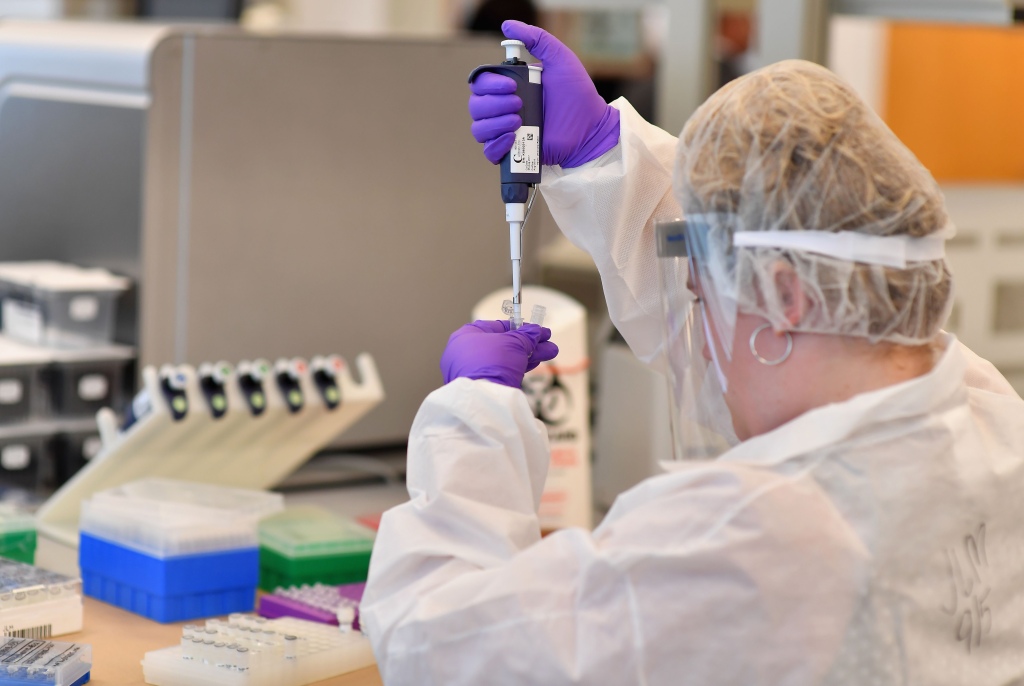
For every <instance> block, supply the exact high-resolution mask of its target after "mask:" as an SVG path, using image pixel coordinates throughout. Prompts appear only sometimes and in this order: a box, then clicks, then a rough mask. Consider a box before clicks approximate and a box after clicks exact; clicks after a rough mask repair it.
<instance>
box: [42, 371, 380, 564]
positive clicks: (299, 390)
mask: <svg viewBox="0 0 1024 686" xmlns="http://www.w3.org/2000/svg"><path fill="white" fill-rule="evenodd" d="M211 369H212V371H211ZM355 372H356V374H357V375H358V377H359V380H358V381H357V380H356V376H355V375H354V374H353V370H352V368H350V366H349V365H348V364H347V363H346V362H345V360H344V359H343V358H341V357H339V356H336V355H331V356H325V357H318V358H314V359H313V360H310V361H309V362H307V361H306V360H304V359H302V358H290V359H280V360H278V361H277V363H276V364H275V365H271V364H270V363H269V362H267V361H262V360H256V361H245V362H242V363H239V364H238V365H237V366H232V365H230V364H227V363H224V362H220V363H217V364H215V365H203V366H202V367H200V368H199V370H197V369H196V368H194V367H192V366H190V365H177V366H171V365H165V366H163V367H161V368H159V369H157V368H156V367H152V366H150V367H146V368H145V369H144V370H143V372H142V382H143V389H142V391H140V394H139V396H138V397H137V399H136V400H137V402H136V403H134V404H133V409H134V410H135V412H134V414H135V415H136V420H135V421H134V423H131V424H129V425H128V426H126V427H125V428H124V429H123V430H122V429H121V428H120V427H119V425H118V421H117V417H116V415H115V414H114V412H113V411H112V410H109V409H103V410H100V412H99V413H98V414H97V422H98V424H99V431H100V438H101V441H102V448H101V449H100V452H99V453H98V454H97V455H96V456H95V457H93V458H92V459H91V460H90V461H89V463H88V464H87V465H86V467H85V468H84V469H82V470H81V471H79V472H78V473H77V474H76V475H75V476H74V477H72V478H71V479H70V480H69V481H68V482H67V483H66V484H64V485H63V486H62V487H61V488H60V489H59V490H58V491H57V492H56V493H55V494H54V495H53V496H52V497H51V498H50V499H49V500H48V501H47V502H46V503H45V504H44V505H43V507H42V508H40V510H39V512H38V513H37V522H38V524H37V526H38V531H39V534H40V543H41V544H42V543H44V542H45V541H46V540H47V539H49V540H51V541H53V542H55V543H56V544H57V545H63V546H66V547H68V548H70V549H71V551H72V553H73V551H74V549H75V548H77V545H78V518H79V507H80V504H81V502H82V501H83V500H85V499H86V498H88V497H89V496H91V495H92V494H93V493H95V492H97V491H101V490H104V489H109V488H113V487H116V486H120V485H122V484H125V483H127V482H130V481H134V480H137V479H140V478H143V477H149V476H166V477H172V478H177V479H184V480H189V481H196V482H201V483H209V484H217V485H224V486H235V487H241V488H254V489H265V488H270V487H272V486H274V485H275V484H277V483H278V482H279V481H280V480H281V479H283V478H284V477H285V476H287V475H288V474H290V473H291V472H292V471H294V470H295V469H296V468H297V467H298V466H299V465H301V464H302V463H303V462H305V461H306V460H308V459H309V458H310V457H311V456H312V455H313V454H315V453H316V452H317V451H318V450H320V449H322V448H324V447H325V446H327V445H328V444H330V442H331V441H333V440H334V439H335V437H337V436H338V435H340V434H341V433H343V432H344V431H345V430H347V429H348V428H349V427H351V426H352V425H353V424H355V423H356V422H357V421H358V420H359V419H360V418H362V417H363V416H364V415H365V414H366V413H367V412H369V411H370V410H371V409H373V407H375V406H376V405H377V404H378V403H380V402H381V401H382V400H383V399H384V391H383V387H382V385H381V381H380V376H379V374H378V373H377V368H376V365H375V364H374V361H373V358H372V357H371V356H370V355H368V354H365V353H364V354H361V355H359V356H358V357H357V358H356V359H355ZM139 401H141V402H139ZM65 565H66V563H61V562H56V563H50V566H53V567H54V568H58V569H65V568H66V567H65Z"/></svg>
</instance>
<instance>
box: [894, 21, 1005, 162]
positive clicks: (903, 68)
mask: <svg viewBox="0 0 1024 686" xmlns="http://www.w3.org/2000/svg"><path fill="white" fill-rule="evenodd" d="M884 118H885V120H886V122H887V123H888V124H889V126H890V127H891V128H892V130H893V131H894V132H895V133H896V135H897V136H899V137H900V138H901V139H902V140H903V142H904V143H906V144H907V147H909V148H910V149H911V150H913V151H914V153H915V154H916V155H917V156H918V157H919V158H920V160H921V162H923V163H924V165H925V166H926V167H928V168H929V169H930V170H931V171H932V173H933V174H934V175H935V177H936V178H938V179H939V180H943V181H965V180H979V181H982V180H983V181H999V180H1017V181H1024V29H1020V28H992V27H965V26H946V25H934V24H930V25H925V24H903V23H894V24H892V26H891V28H890V31H889V58H888V74H887V79H886V86H885V112H884Z"/></svg>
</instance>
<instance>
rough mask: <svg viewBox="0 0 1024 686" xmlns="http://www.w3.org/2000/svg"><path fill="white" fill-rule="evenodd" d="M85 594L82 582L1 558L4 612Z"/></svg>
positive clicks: (1, 605)
mask: <svg viewBox="0 0 1024 686" xmlns="http://www.w3.org/2000/svg"><path fill="white" fill-rule="evenodd" d="M81 594H82V580H81V579H78V578H75V577H70V576H64V575H63V574H58V573H57V572H51V571H49V570H46V569H42V568H40V567H33V566H32V565H30V564H25V563H24V562H16V561H15V560H9V559H7V558H5V557H0V611H3V610H8V609H10V608H14V607H24V606H25V605H35V604H37V603H45V602H49V601H51V600H57V599H59V598H62V597H65V596H68V595H81Z"/></svg>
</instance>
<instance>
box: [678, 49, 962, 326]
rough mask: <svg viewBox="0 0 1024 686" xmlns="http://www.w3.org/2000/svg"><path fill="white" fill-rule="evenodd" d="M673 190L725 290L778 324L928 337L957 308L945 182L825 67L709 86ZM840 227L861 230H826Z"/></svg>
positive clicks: (772, 71)
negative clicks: (795, 291)
mask: <svg viewBox="0 0 1024 686" xmlns="http://www.w3.org/2000/svg"><path fill="white" fill-rule="evenodd" d="M675 191H676V196H677V198H678V199H679V202H680V204H681V205H682V207H683V210H684V213H685V215H686V217H687V221H688V222H691V223H692V224H694V225H700V226H703V227H705V229H706V230H707V231H709V232H710V234H709V236H708V237H707V238H706V239H705V241H706V245H707V249H708V250H710V251H712V252H714V253H715V254H714V256H713V257H716V258H717V259H718V260H720V263H719V264H718V265H717V266H716V267H715V269H713V270H712V271H713V272H714V273H713V274H712V276H715V279H716V283H715V284H714V285H715V286H716V288H718V289H719V290H720V300H722V301H725V302H730V303H731V304H732V306H733V307H734V308H735V310H738V311H739V312H745V313H750V314H757V315H761V316H763V317H765V318H766V319H768V321H769V322H770V323H771V324H772V325H773V326H774V327H775V328H776V329H778V330H792V331H805V332H816V333H828V334H842V335H850V336H862V337H865V338H868V339H870V340H871V341H872V342H878V341H891V342H895V343H900V344H906V345H918V344H923V343H927V342H929V341H930V340H931V339H932V338H933V337H934V336H935V334H936V333H937V332H938V331H939V329H940V327H941V326H942V324H943V323H944V322H945V320H946V318H947V316H948V314H949V311H950V308H951V307H952V295H953V294H952V277H951V275H950V272H949V269H948V267H947V265H946V262H945V259H944V257H943V254H944V253H943V251H942V250H941V245H942V243H941V240H942V239H944V238H947V237H948V236H949V235H951V233H952V226H951V225H950V223H949V219H948V217H947V216H946V210H945V207H944V203H943V198H942V194H941V193H940V191H939V188H938V185H937V184H936V183H935V180H934V179H933V178H932V176H931V174H930V173H929V172H928V170H926V169H925V168H924V167H923V166H922V165H921V164H920V162H918V161H917V159H916V158H915V157H914V155H913V154H912V153H911V152H910V151H909V150H908V149H907V148H906V147H905V146H904V145H903V144H902V143H901V142H900V141H899V139H898V138H896V136H895V135H894V134H893V133H892V131H890V130H889V128H888V127H887V126H886V125H885V124H884V123H883V122H882V120H881V119H879V118H878V116H877V115H875V113H874V112H872V111H871V109H870V108H869V107H868V106H867V105H866V104H865V103H864V102H862V101H861V99H860V98H859V97H858V96H857V95H856V93H854V91H853V89H852V88H851V87H850V86H848V85H847V84H845V83H844V82H843V81H841V80H840V79H839V78H838V77H837V76H836V75H835V74H832V73H831V72H830V71H828V70H827V69H825V68H823V67H820V66H817V65H815V64H812V63H809V62H803V61H798V60H789V61H786V62H780V63H777V64H773V65H771V66H769V67H765V68H764V69H760V70H758V71H756V72H753V73H751V74H748V75H746V76H744V77H741V78H739V79H737V80H735V81H733V82H731V83H729V84H728V85H726V86H725V87H723V88H722V89H721V90H719V91H718V92H717V93H715V94H714V95H712V96H711V97H710V98H709V99H708V100H707V101H706V102H705V103H704V104H703V105H702V106H701V107H700V108H699V109H698V110H697V111H696V112H695V113H694V115H693V116H692V117H691V118H690V120H689V121H688V122H687V124H686V126H685V128H684V129H683V133H682V136H681V138H680V140H679V146H678V151H677V161H676V172H675ZM748 232H769V233H765V234H763V235H762V236H754V237H753V239H752V238H751V236H752V235H753V234H752V233H748ZM782 232H791V233H793V234H794V235H792V236H790V235H788V234H783V233H782ZM795 232H813V233H806V234H805V235H803V236H796V235H795ZM842 232H854V233H856V234H862V235H849V236H824V234H839V233H842ZM737 234H741V236H742V238H743V239H744V240H742V241H740V240H737V238H738V236H737ZM822 236H824V238H823V239H822ZM928 236H931V237H932V238H929V239H927V240H918V239H923V238H924V237H928ZM759 237H760V238H762V239H764V240H760V241H759V240H756V239H757V238H759ZM844 238H846V239H850V240H841V239H844ZM799 239H806V240H803V241H801V240H799ZM812 239H814V240H812ZM833 239H840V240H833ZM936 245H937V246H938V249H937V250H936V249H935V248H936ZM837 246H838V247H837ZM780 260H782V261H784V262H786V263H788V264H789V265H791V266H792V268H793V270H794V271H795V273H796V275H797V277H798V278H799V280H800V283H801V286H802V288H803V291H804V294H805V296H806V298H807V301H808V304H809V307H808V308H807V311H806V312H805V313H804V316H803V317H802V318H801V320H800V321H799V322H797V323H796V324H795V325H794V324H791V323H790V321H789V320H788V319H787V318H786V316H785V313H784V309H783V302H782V296H781V294H780V293H779V292H778V291H777V289H776V283H775V273H776V269H777V267H778V264H779V261H780ZM722 279H725V280H726V281H728V283H723V282H722ZM735 310H734V312H733V314H732V316H733V318H734V317H735Z"/></svg>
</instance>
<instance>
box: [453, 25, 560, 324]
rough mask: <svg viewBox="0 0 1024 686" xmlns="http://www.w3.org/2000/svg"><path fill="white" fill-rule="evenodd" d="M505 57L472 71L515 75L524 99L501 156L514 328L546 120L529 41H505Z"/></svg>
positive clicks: (519, 311)
mask: <svg viewBox="0 0 1024 686" xmlns="http://www.w3.org/2000/svg"><path fill="white" fill-rule="evenodd" d="M501 45H502V47H504V48H505V61H504V62H502V63H501V64H486V65H483V66H480V67H477V68H476V69H474V70H473V72H472V73H471V74H470V75H469V80H470V82H473V81H474V80H475V79H476V78H477V77H478V76H479V75H480V74H482V73H484V72H491V73H494V74H501V75H502V76H507V77H509V78H511V79H514V80H515V82H516V95H518V96H519V98H520V99H521V100H522V101H523V107H522V109H521V110H520V111H519V116H520V117H521V118H522V121H523V123H522V126H520V127H519V128H518V129H517V130H516V134H515V136H516V137H515V142H514V143H513V144H512V149H511V150H510V151H509V152H508V154H506V155H505V157H503V158H502V160H501V199H502V201H503V202H504V203H505V221H506V222H508V232H509V251H510V253H511V256H512V306H513V313H512V314H511V315H510V316H509V321H510V323H511V325H512V328H513V329H517V328H519V327H520V326H521V325H522V323H523V311H522V286H523V283H522V259H523V226H524V225H525V224H526V218H527V216H528V215H529V213H530V207H532V205H533V200H534V198H535V197H536V190H534V192H533V194H531V193H530V189H531V188H534V187H535V186H536V185H537V184H539V183H540V178H541V124H542V123H543V120H544V100H543V91H542V89H541V71H542V68H541V67H540V65H536V64H530V65H528V64H526V62H524V61H523V59H522V57H523V55H524V54H526V45H525V44H524V43H523V42H522V41H517V40H506V41H502V43H501Z"/></svg>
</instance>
